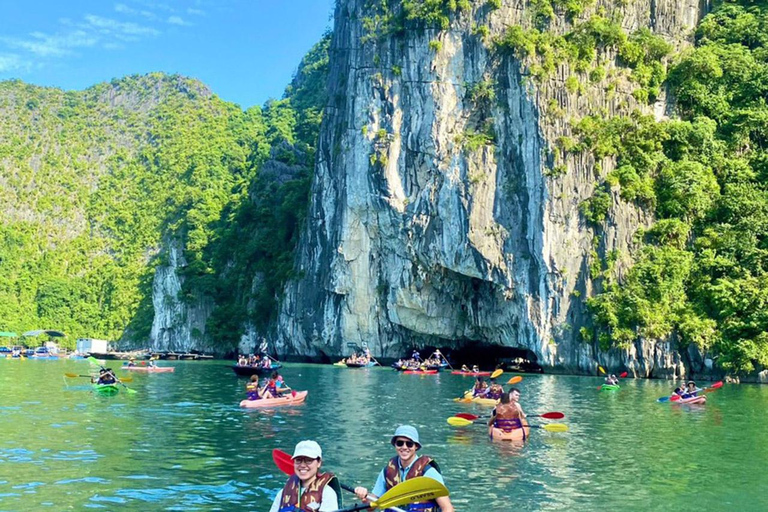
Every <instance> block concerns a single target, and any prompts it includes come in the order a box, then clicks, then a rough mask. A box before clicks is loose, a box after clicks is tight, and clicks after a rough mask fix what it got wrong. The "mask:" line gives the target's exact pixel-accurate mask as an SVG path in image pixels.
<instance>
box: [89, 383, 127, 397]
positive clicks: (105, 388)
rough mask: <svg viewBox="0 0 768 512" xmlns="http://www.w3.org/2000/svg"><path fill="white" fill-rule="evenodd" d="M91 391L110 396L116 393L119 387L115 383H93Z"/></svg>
mask: <svg viewBox="0 0 768 512" xmlns="http://www.w3.org/2000/svg"><path fill="white" fill-rule="evenodd" d="M93 391H94V392H95V393H98V394H100V395H104V396H112V395H116V394H117V393H118V392H119V391H120V388H119V387H117V384H93Z"/></svg>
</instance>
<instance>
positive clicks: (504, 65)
mask: <svg viewBox="0 0 768 512" xmlns="http://www.w3.org/2000/svg"><path fill="white" fill-rule="evenodd" d="M404 3H406V2H403V3H402V4H404ZM459 3H460V4H461V2H459ZM381 4H382V2H375V3H372V2H368V1H366V0H342V1H340V2H338V5H337V7H336V12H335V28H334V32H333V34H334V35H333V40H332V45H331V62H330V66H331V70H330V80H329V98H330V101H329V105H328V107H327V109H326V113H325V118H324V124H323V126H322V130H321V135H320V141H319V144H318V160H317V167H316V173H315V181H314V184H313V188H312V203H311V206H310V212H309V215H308V222H307V226H306V230H305V232H304V234H303V237H302V241H301V244H300V247H299V249H298V252H299V254H298V259H297V271H298V273H299V275H300V276H301V278H300V279H297V280H295V281H293V282H291V283H289V285H288V286H287V288H286V293H285V298H284V300H283V302H282V306H281V311H280V316H279V320H278V350H279V351H280V352H281V353H286V354H300V355H309V356H313V355H314V356H317V355H320V354H326V355H331V354H333V355H338V354H342V353H344V352H345V350H346V349H345V347H346V343H347V342H357V343H360V342H367V343H368V345H369V346H370V347H371V349H372V350H373V352H374V354H375V355H378V356H385V357H399V356H401V355H402V354H403V352H404V350H406V349H407V348H408V347H411V346H413V345H422V346H423V345H433V346H445V347H457V346H463V345H467V344H473V343H483V344H498V345H506V346H515V347H521V348H525V349H528V350H530V351H532V352H533V353H534V354H535V355H536V357H537V359H538V362H539V363H540V364H541V365H543V366H545V367H547V368H549V369H551V370H559V371H574V372H594V371H595V368H596V365H597V364H598V363H601V364H603V365H607V366H618V365H623V366H626V367H628V368H630V369H632V370H634V372H635V373H636V374H637V375H641V376H650V375H653V376H664V375H673V374H683V373H685V372H686V369H685V366H689V367H690V365H691V364H695V365H697V368H698V369H703V368H704V366H705V361H704V360H703V358H702V357H701V356H700V355H699V354H698V353H697V351H696V350H694V349H691V353H690V354H688V353H685V354H682V355H681V354H678V353H677V352H675V351H674V350H673V349H672V346H673V344H672V343H671V342H670V341H669V340H663V341H657V340H644V339H639V340H638V341H636V342H634V343H633V344H632V345H631V346H630V347H629V348H628V349H612V350H609V351H601V350H600V349H599V348H598V344H597V343H596V342H591V341H585V340H584V339H583V337H582V336H581V335H580V329H579V328H580V327H581V326H584V325H589V323H590V314H589V312H588V311H587V308H586V306H585V297H587V296H589V295H590V294H591V293H592V292H593V291H594V287H595V282H594V280H593V277H592V274H591V272H590V265H591V263H592V260H594V258H595V257H602V258H605V257H606V256H607V255H609V254H615V255H621V256H620V257H619V258H618V260H617V261H615V262H614V264H615V268H616V271H617V272H618V273H619V274H621V272H622V269H624V268H626V267H627V266H628V265H631V262H632V253H633V244H634V237H635V234H636V231H637V230H638V229H639V228H642V227H646V226H648V225H649V224H650V222H651V221H652V219H651V215H652V214H650V213H648V212H646V211H645V210H643V209H642V208H638V207H636V206H634V205H633V204H632V203H628V202H623V201H619V200H618V197H617V194H618V192H616V191H615V190H613V191H610V194H611V195H612V196H613V197H611V199H612V200H611V201H610V207H609V208H608V209H607V212H606V217H607V218H606V222H605V223H604V226H603V227H602V228H600V230H599V232H598V231H597V230H596V228H595V227H594V226H593V225H591V224H590V223H589V222H588V221H587V220H586V219H585V217H584V214H583V211H582V210H581V209H580V207H581V205H583V204H584V202H585V201H587V200H589V198H590V197H592V195H593V193H594V191H595V188H596V186H597V184H598V183H599V182H600V181H601V180H600V178H601V177H604V176H605V175H606V174H607V173H608V172H610V171H611V169H612V168H613V167H612V166H613V165H614V164H615V163H614V162H612V161H611V159H604V160H603V161H600V162H599V163H598V162H596V160H595V158H594V157H593V156H591V155H590V154H588V153H580V154H566V155H562V152H560V151H559V150H558V148H559V144H561V142H562V141H563V140H567V138H569V137H571V136H572V135H573V128H572V126H573V123H572V122H570V121H571V120H574V119H579V118H581V117H583V116H586V115H599V116H600V115H601V116H607V117H610V116H614V115H619V114H629V113H630V112H632V111H640V112H645V113H649V114H654V115H656V116H657V118H661V117H663V116H665V115H666V114H667V113H668V112H669V110H670V105H669V104H668V99H667V96H666V94H665V93H664V91H663V90H661V91H660V92H659V94H658V97H657V98H656V101H655V102H647V101H645V100H646V98H647V97H646V96H643V95H638V94H634V95H633V92H634V91H635V90H636V89H637V87H638V86H637V83H635V82H633V81H632V80H630V79H629V78H628V76H629V73H628V70H627V69H625V68H623V67H622V66H621V64H620V62H619V59H618V58H617V54H616V51H615V48H613V47H611V45H609V44H606V45H602V46H601V45H599V44H598V46H597V50H596V58H597V60H598V62H599V64H600V67H601V72H602V73H603V76H599V75H598V76H596V77H595V76H592V77H591V79H589V78H587V74H588V70H584V69H581V70H577V69H574V65H573V63H572V62H569V61H562V62H558V63H557V65H556V66H555V67H554V72H551V73H549V74H548V75H541V74H539V75H538V76H537V72H538V70H539V69H540V66H539V64H540V63H537V62H536V60H535V59H532V58H526V57H525V56H524V55H521V54H520V53H519V52H518V53H517V54H515V53H512V52H506V53H505V52H501V51H499V48H498V45H494V43H493V41H494V40H497V41H498V40H499V39H501V38H503V37H504V35H505V33H506V32H507V31H508V30H509V28H510V27H514V26H519V27H522V29H524V30H525V29H527V28H531V27H533V26H534V25H535V24H536V19H535V14H533V7H532V6H531V5H528V4H526V3H524V2H517V1H509V0H503V1H502V2H487V3H486V2H471V3H468V4H471V5H470V8H469V9H463V10H462V9H456V10H454V11H450V10H448V9H447V8H446V9H445V11H444V13H447V16H448V19H449V20H450V23H449V24H448V25H447V26H443V27H439V26H435V24H434V23H432V22H430V21H429V20H425V19H419V18H418V17H417V16H414V15H411V16H410V17H407V18H405V19H403V18H402V17H401V18H400V20H401V24H400V25H399V26H396V27H394V28H393V27H392V26H391V25H393V24H394V22H392V19H395V18H396V17H397V13H398V9H402V4H401V2H388V3H386V2H385V4H388V7H386V8H382V7H381ZM497 4H500V5H497ZM497 7H498V8H497ZM393 13H394V14H393ZM606 13H608V14H606ZM411 14H413V11H412V12H411ZM555 14H556V15H555V16H554V17H553V19H552V20H551V22H550V23H549V26H548V31H549V32H550V33H553V34H560V35H563V34H566V33H569V32H570V31H573V30H574V27H576V26H578V24H579V22H580V21H581V22H584V21H587V20H590V17H591V16H592V15H594V14H597V15H599V16H606V17H610V18H611V19H612V20H614V21H615V23H616V24H617V25H620V27H621V29H623V30H624V31H625V32H626V33H633V32H637V31H638V30H639V29H643V28H646V29H649V31H650V33H652V34H654V35H656V36H660V37H663V39H664V40H665V41H666V42H667V43H669V44H670V45H671V46H672V47H674V48H678V49H679V48H681V47H683V46H685V45H687V44H689V38H690V34H691V32H692V29H693V28H694V27H695V26H696V24H697V23H698V22H699V20H700V18H701V17H702V16H703V15H704V14H706V4H704V3H702V2H699V1H695V0H686V1H682V2H678V1H672V0H649V1H644V0H640V1H636V2H630V3H625V2H621V3H619V2H617V3H610V2H599V3H598V4H595V5H591V6H587V7H586V8H585V10H584V11H583V12H582V13H580V14H578V16H575V17H574V16H571V17H569V16H567V15H565V14H563V13H557V12H556V13H555ZM388 16H389V18H388ZM387 23H390V26H387ZM536 66H539V68H537V67H536ZM609 79H610V80H609ZM574 81H575V82H574ZM609 81H610V83H611V86H610V87H607V84H608V83H609ZM488 84H490V85H488ZM483 87H486V93H485V94H483ZM488 88H490V89H492V93H488V91H487V89H488ZM692 362H693V363H692ZM710 363H711V361H707V363H706V364H710Z"/></svg>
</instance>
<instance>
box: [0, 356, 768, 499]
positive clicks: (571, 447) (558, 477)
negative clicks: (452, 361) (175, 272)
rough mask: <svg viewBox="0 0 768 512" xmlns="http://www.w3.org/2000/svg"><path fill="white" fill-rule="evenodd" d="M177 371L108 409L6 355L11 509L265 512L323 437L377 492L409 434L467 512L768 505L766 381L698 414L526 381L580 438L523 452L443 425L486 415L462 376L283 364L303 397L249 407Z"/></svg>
mask: <svg viewBox="0 0 768 512" xmlns="http://www.w3.org/2000/svg"><path fill="white" fill-rule="evenodd" d="M111 364H112V366H113V367H116V366H117V365H118V364H119V363H118V362H111ZM165 364H166V365H173V366H175V367H176V372H175V373H172V374H153V375H139V374H136V375H132V377H133V379H134V381H133V382H132V383H130V387H131V388H133V389H135V390H136V391H137V393H136V394H135V395H128V394H125V393H122V392H121V393H120V394H119V395H117V396H114V397H101V396H95V395H93V394H92V393H91V392H90V390H89V387H88V386H87V385H86V383H85V381H86V379H69V378H65V377H64V373H65V372H71V373H78V374H86V373H88V364H87V362H85V361H34V360H27V361H10V360H0V511H11V510H12V511H30V510H87V509H102V510H137V511H138V510H141V511H147V510H185V511H196V510H201V511H203V510H204V511H213V510H255V511H267V510H269V506H270V504H271V501H272V497H273V496H274V495H275V493H276V492H277V491H278V490H279V489H280V488H282V485H283V483H284V482H285V477H284V476H283V475H282V474H281V473H280V472H279V471H278V470H277V468H276V467H275V466H274V464H273V463H272V458H271V451H272V449H273V448H280V449H283V450H285V451H288V452H290V451H292V449H293V446H294V445H295V443H296V442H298V441H299V440H301V439H306V438H311V439H315V440H317V441H318V442H319V443H320V444H321V446H322V447H323V450H324V454H325V463H324V466H325V468H326V469H330V470H332V471H334V472H335V473H336V474H337V475H339V477H340V479H341V480H342V481H343V482H345V483H349V484H351V485H365V486H368V487H372V485H373V482H374V480H375V477H376V474H377V473H378V471H379V470H380V469H381V467H382V466H383V465H384V463H385V462H386V460H387V459H388V458H389V457H391V456H393V454H394V451H393V449H392V448H391V446H390V445H389V444H388V442H389V438H390V436H391V434H392V432H393V430H394V428H395V427H396V426H397V425H399V424H401V423H410V424H413V425H415V426H417V427H418V428H419V431H420V433H421V437H422V443H423V444H424V449H423V450H422V453H426V454H430V455H432V456H433V457H435V458H436V459H437V461H438V462H439V463H440V466H441V468H442V470H443V474H444V476H445V479H446V483H447V485H448V487H449V489H450V490H451V494H452V500H453V503H454V505H455V506H456V509H457V510H459V511H466V512H481V511H483V512H485V511H498V512H508V511H511V510H516V509H520V510H608V509H619V508H622V509H625V510H676V511H685V510H700V511H702V510H726V509H729V510H768V493H766V492H765V489H766V488H768V474H766V470H765V467H766V463H768V435H767V434H766V432H768V429H766V417H767V415H766V410H768V387H760V386H755V385H740V386H731V385H726V386H724V387H723V388H722V389H721V390H718V391H716V392H714V393H712V394H711V395H710V397H709V398H710V399H709V402H708V403H707V405H706V406H704V407H697V406H679V405H670V404H659V403H656V398H658V397H659V396H662V395H665V394H666V393H667V392H668V390H669V388H670V383H669V382H664V381H639V380H628V381H624V382H623V386H622V389H621V391H619V392H617V393H606V392H599V391H597V389H596V387H597V385H598V384H600V382H601V380H599V379H597V378H589V377H567V376H548V375H543V376H541V375H536V376H533V375H531V376H529V375H525V376H524V379H523V381H522V382H521V383H520V384H518V385H517V387H518V388H519V389H520V390H521V391H522V393H523V400H522V402H523V407H524V408H525V410H526V411H527V412H528V413H536V412H539V413H542V412H548V411H561V412H563V413H565V414H566V418H565V419H564V420H558V422H562V423H566V424H567V425H568V426H569V428H570V430H569V431H568V432H565V433H550V432H544V431H539V430H537V431H534V432H533V433H532V436H531V439H530V440H529V442H528V443H527V444H525V445H524V446H517V445H511V444H509V443H506V444H502V443H492V442H490V441H489V440H488V438H487V435H486V431H485V429H484V428H483V427H482V426H480V425H474V426H471V427H467V428H463V429H456V428H454V427H451V426H449V425H448V424H447V423H446V418H448V417H449V416H451V415H452V414H454V413H456V412H473V413H475V414H479V413H487V412H488V411H489V408H488V407H482V406H476V405H466V404H457V403H455V402H453V401H452V397H455V396H458V395H459V394H460V393H461V391H462V390H463V389H465V388H467V387H469V386H470V385H471V382H472V379H470V378H466V377H460V376H454V375H450V374H448V373H445V374H440V375H437V376H415V375H403V374H399V373H396V372H393V371H391V370H389V369H383V368H374V369H362V370H360V369H356V370H351V369H346V368H339V367H334V366H318V365H288V366H287V368H285V371H284V372H283V375H284V376H285V378H286V381H287V383H288V384H289V385H291V386H292V387H293V388H295V389H308V390H309V391H310V393H309V397H308V400H307V403H305V404H303V405H300V406H296V407H288V408H278V409H272V410H243V409H240V408H239V407H238V403H239V401H240V400H241V399H242V398H243V397H244V396H243V395H244V393H243V387H244V384H245V379H242V378H237V377H236V376H235V375H234V374H233V373H232V371H231V370H230V369H229V368H227V367H226V362H223V361H218V362H216V361H212V362H205V363H201V362H167V363H165ZM123 373H125V374H127V373H128V372H119V374H120V375H122V374H123ZM510 376H511V375H506V376H505V378H509V377H510ZM350 496H351V495H349V494H346V495H345V496H344V498H345V502H344V503H345V505H349V504H350V503H351V500H350Z"/></svg>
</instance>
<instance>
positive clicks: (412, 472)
mask: <svg viewBox="0 0 768 512" xmlns="http://www.w3.org/2000/svg"><path fill="white" fill-rule="evenodd" d="M391 443H392V446H394V447H395V451H396V452H397V456H396V457H393V458H392V459H391V460H390V461H389V463H388V464H387V466H386V467H385V468H384V469H382V470H381V472H379V477H378V478H377V479H376V484H375V485H374V486H373V491H372V494H373V495H374V496H375V497H377V498H378V497H379V496H381V495H382V494H384V493H385V492H387V491H388V490H390V489H391V488H392V487H394V486H396V485H397V484H399V483H402V482H404V481H406V480H410V479H412V478H416V477H419V476H426V477H428V478H432V479H433V480H437V481H438V482H440V483H441V484H443V485H445V482H444V481H443V475H441V474H440V467H439V466H438V465H437V462H435V461H434V460H432V458H431V457H428V456H426V455H422V456H421V457H417V456H416V452H417V451H418V450H419V449H420V448H421V443H419V431H418V430H416V428H415V427H412V426H411V425H400V426H399V427H397V430H395V435H393V436H392V439H391ZM355 494H356V495H357V497H358V498H359V499H361V500H363V501H365V500H366V497H367V496H368V489H366V488H365V487H356V488H355ZM407 510H408V511H409V512H437V511H441V512H454V509H453V504H452V503H451V500H450V498H449V497H448V496H442V497H440V498H436V499H435V500H434V501H426V502H420V503H411V504H410V505H408V508H407Z"/></svg>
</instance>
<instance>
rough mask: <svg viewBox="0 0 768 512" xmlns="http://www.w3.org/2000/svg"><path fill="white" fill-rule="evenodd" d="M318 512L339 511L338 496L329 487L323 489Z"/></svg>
mask: <svg viewBox="0 0 768 512" xmlns="http://www.w3.org/2000/svg"><path fill="white" fill-rule="evenodd" d="M317 510H318V512H334V511H336V510H339V496H338V495H337V494H336V491H334V490H333V488H332V487H331V486H330V485H326V486H325V487H324V488H323V497H322V498H321V503H320V508H319V509H317Z"/></svg>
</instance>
